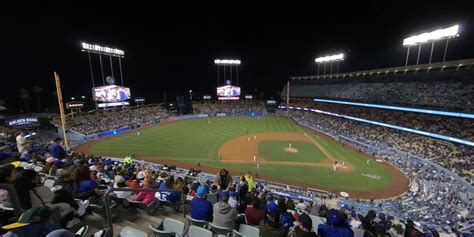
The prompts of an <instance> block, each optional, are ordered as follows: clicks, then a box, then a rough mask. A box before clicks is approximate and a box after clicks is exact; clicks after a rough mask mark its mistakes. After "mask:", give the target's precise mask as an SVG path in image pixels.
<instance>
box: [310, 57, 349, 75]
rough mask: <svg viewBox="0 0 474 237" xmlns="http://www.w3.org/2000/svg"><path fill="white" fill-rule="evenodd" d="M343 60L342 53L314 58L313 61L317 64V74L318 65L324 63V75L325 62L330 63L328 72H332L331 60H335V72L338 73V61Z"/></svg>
mask: <svg viewBox="0 0 474 237" xmlns="http://www.w3.org/2000/svg"><path fill="white" fill-rule="evenodd" d="M343 60H344V54H343V53H340V54H334V55H328V56H324V57H319V58H316V59H315V60H314V61H315V62H316V63H317V64H318V75H319V66H320V65H321V64H323V65H324V75H325V74H326V63H330V65H331V72H330V73H331V74H332V63H333V62H337V69H336V73H338V72H339V62H340V61H343Z"/></svg>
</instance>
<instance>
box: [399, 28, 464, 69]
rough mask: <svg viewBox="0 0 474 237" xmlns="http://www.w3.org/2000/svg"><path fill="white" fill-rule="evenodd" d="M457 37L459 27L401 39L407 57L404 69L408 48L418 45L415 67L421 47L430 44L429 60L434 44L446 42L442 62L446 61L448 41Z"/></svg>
mask: <svg viewBox="0 0 474 237" xmlns="http://www.w3.org/2000/svg"><path fill="white" fill-rule="evenodd" d="M458 36H459V25H454V26H451V27H448V28H444V29H438V30H435V31H431V32H427V33H423V34H419V35H414V36H411V37H408V38H405V39H403V46H404V47H407V48H408V49H407V57H406V60H405V67H406V66H407V65H408V58H409V56H410V48H411V47H413V46H417V45H418V57H417V58H416V65H418V63H419V62H420V52H421V45H423V44H426V43H430V42H431V51H430V60H429V63H431V58H432V56H433V48H434V43H435V42H436V41H440V40H446V46H445V48H444V56H443V62H444V61H445V60H446V52H447V51H448V44H449V39H451V38H454V37H458Z"/></svg>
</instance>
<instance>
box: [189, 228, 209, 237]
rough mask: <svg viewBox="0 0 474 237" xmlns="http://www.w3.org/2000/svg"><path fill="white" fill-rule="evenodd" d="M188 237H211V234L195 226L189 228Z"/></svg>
mask: <svg viewBox="0 0 474 237" xmlns="http://www.w3.org/2000/svg"><path fill="white" fill-rule="evenodd" d="M188 237H213V236H212V232H211V231H209V230H206V229H203V228H200V227H197V226H190V227H189V231H188Z"/></svg>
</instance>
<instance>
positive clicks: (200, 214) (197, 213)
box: [191, 186, 212, 222]
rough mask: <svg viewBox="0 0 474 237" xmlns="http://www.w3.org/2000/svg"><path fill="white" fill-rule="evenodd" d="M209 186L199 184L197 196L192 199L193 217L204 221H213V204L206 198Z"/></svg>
mask: <svg viewBox="0 0 474 237" xmlns="http://www.w3.org/2000/svg"><path fill="white" fill-rule="evenodd" d="M206 194H207V188H206V187H205V186H199V187H198V188H197V191H196V196H195V197H194V198H193V200H191V218H193V219H196V220H202V221H208V222H211V221H212V204H211V202H209V201H208V200H207V199H206Z"/></svg>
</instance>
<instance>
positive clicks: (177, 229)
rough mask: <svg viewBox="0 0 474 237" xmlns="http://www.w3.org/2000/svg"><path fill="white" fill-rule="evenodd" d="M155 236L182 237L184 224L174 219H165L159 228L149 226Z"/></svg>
mask: <svg viewBox="0 0 474 237" xmlns="http://www.w3.org/2000/svg"><path fill="white" fill-rule="evenodd" d="M149 227H150V229H151V230H153V232H154V234H155V236H157V237H158V236H160V237H161V236H183V235H184V223H183V222H181V221H178V220H175V219H171V218H165V219H164V220H163V221H162V222H161V223H160V225H159V226H153V225H150V226H149Z"/></svg>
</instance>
